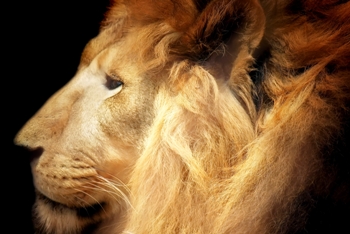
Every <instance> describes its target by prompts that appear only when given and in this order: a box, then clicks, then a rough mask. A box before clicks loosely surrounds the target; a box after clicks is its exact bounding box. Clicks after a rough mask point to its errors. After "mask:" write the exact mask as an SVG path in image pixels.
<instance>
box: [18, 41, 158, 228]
mask: <svg viewBox="0 0 350 234" xmlns="http://www.w3.org/2000/svg"><path fill="white" fill-rule="evenodd" d="M129 38H130V37H126V38H124V39H123V40H120V41H118V42H117V43H113V44H111V45H108V46H106V47H105V48H102V49H101V48H100V47H98V50H101V51H97V52H96V51H95V50H96V48H97V46H94V45H96V44H99V41H103V40H105V35H101V36H99V37H97V38H95V39H94V41H93V42H92V43H90V44H89V45H88V46H87V47H86V49H85V52H84V54H96V56H94V57H92V58H89V61H87V62H86V61H85V60H84V59H82V63H81V64H80V67H79V70H78V72H77V74H76V75H75V77H74V78H73V79H72V80H71V81H70V82H69V83H68V84H67V85H66V86H65V87H63V88H62V89H61V90H59V91H58V92H57V93H56V94H55V95H53V96H52V97H51V98H50V99H49V100H48V101H47V103H46V104H45V105H44V106H43V107H42V108H41V109H40V110H39V111H38V113H37V114H36V115H35V116H34V117H33V118H32V119H31V120H30V121H28V123H27V124H26V125H25V126H24V127H23V129H22V130H21V131H20V132H19V133H18V135H17V137H16V140H15V141H16V142H17V144H19V145H22V146H25V147H27V148H29V149H30V150H32V151H33V154H34V157H33V160H32V162H31V167H32V172H33V179H34V185H35V188H36V189H37V194H38V196H37V200H36V204H35V213H36V214H37V215H36V216H37V217H36V219H37V223H38V225H43V226H44V229H43V230H44V232H46V231H52V230H56V232H58V233H68V232H70V231H72V230H75V231H76V232H79V230H80V227H84V226H88V225H90V224H96V223H98V222H100V221H101V219H104V220H108V218H110V217H111V216H112V215H113V216H114V217H116V216H118V212H120V211H121V210H123V209H124V207H125V203H126V202H127V200H128V198H127V196H128V192H127V187H126V183H127V182H128V173H129V172H130V170H131V167H132V165H133V163H134V161H135V160H136V158H137V157H138V155H139V153H140V151H141V150H142V147H143V146H142V145H143V138H144V136H145V134H146V132H147V130H148V127H149V125H150V123H151V122H152V118H153V117H152V116H153V110H152V108H153V101H154V97H155V93H156V90H157V83H158V82H157V81H156V80H155V79H151V78H148V77H147V74H146V73H145V72H144V71H141V70H140V69H139V68H138V67H137V66H136V65H135V61H134V60H135V57H137V54H133V56H135V57H133V56H130V55H129V54H127V53H128V52H127V51H126V50H125V49H124V48H129V47H130V46H131V45H130V43H132V41H131V40H129ZM131 38H133V36H132V37H131ZM84 61H85V62H84ZM115 221H116V220H114V222H115ZM45 228H48V230H46V231H45Z"/></svg>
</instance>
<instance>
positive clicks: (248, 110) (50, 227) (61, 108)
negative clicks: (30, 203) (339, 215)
mask: <svg viewBox="0 0 350 234" xmlns="http://www.w3.org/2000/svg"><path fill="white" fill-rule="evenodd" d="M311 2H312V1H310V3H308V1H306V2H305V3H303V4H301V6H300V7H296V6H295V2H294V1H268V0H266V1H265V0H263V1H258V0H250V1H238V0H224V1H221V0H220V1H215V0H213V1H210V0H209V1H194V0H180V1H171V0H164V1H149V0H142V1H135V0H128V1H126V0H125V1H124V0H115V1H113V3H112V5H111V8H110V9H109V11H108V12H107V14H106V18H105V20H104V21H103V22H102V25H101V30H100V33H99V35H98V36H97V37H96V38H94V39H92V40H91V41H90V42H89V43H88V44H87V46H86V48H85V49H84V51H83V54H82V57H81V62H80V65H79V68H78V71H77V73H76V75H75V76H74V77H73V79H72V80H71V81H70V82H69V83H68V84H67V85H65V86H64V87H63V88H62V89H61V90H59V91H58V92H57V93H56V94H54V95H53V96H52V97H51V98H50V99H49V100H48V101H47V102H46V103H45V105H44V106H43V107H42V108H41V109H40V110H39V111H38V112H37V113H36V114H35V116H33V117H32V118H31V119H30V120H29V121H28V122H27V123H26V125H25V126H24V127H23V128H22V129H21V131H20V132H19V133H18V134H17V136H16V138H15V142H16V144H17V145H20V146H23V147H26V148H27V149H28V150H29V151H30V152H31V153H32V155H33V157H32V160H31V168H32V173H33V180H34V185H35V188H36V194H37V196H36V202H35V205H34V223H35V226H36V230H37V232H38V233H123V232H125V233H287V232H293V231H294V232H296V231H298V230H301V229H303V228H304V227H305V225H306V224H305V223H306V221H305V217H308V216H307V215H308V213H309V211H310V209H311V208H310V206H309V205H305V204H308V202H309V203H310V204H311V203H312V202H311V201H313V198H314V197H313V195H314V194H316V195H315V196H316V197H317V196H321V195H322V194H326V193H325V192H324V191H329V188H330V187H331V186H330V184H332V182H333V179H334V178H335V177H336V176H328V177H325V175H326V174H327V172H330V171H331V169H327V166H326V165H325V162H326V161H327V160H328V159H329V158H331V157H332V152H333V151H332V149H333V148H332V142H335V141H336V140H335V139H340V138H339V130H340V129H341V128H342V127H343V126H344V124H343V123H344V121H345V120H346V118H347V116H348V114H347V112H346V106H347V103H348V101H349V99H350V98H349V92H348V91H349V90H350V88H349V83H350V80H349V77H350V74H349V73H350V72H349V70H348V69H347V67H348V65H349V62H344V61H345V60H344V58H348V60H347V61H349V58H350V49H349V48H350V45H349V43H348V41H347V40H348V39H349V38H348V35H347V34H346V33H344V32H345V31H346V30H350V22H349V20H348V18H347V17H349V16H350V4H349V3H348V2H347V3H342V4H340V3H339V4H337V3H334V2H335V1H332V4H330V3H328V2H327V1H322V4H323V5H322V4H321V5H320V6H319V7H316V8H315V9H313V7H315V5H314V4H312V3H311ZM322 6H327V7H328V8H327V10H325V8H324V7H322ZM344 9H345V10H344ZM308 11H309V12H311V11H312V12H311V13H310V14H309V15H307V14H304V15H301V14H300V12H308ZM316 13H317V14H316ZM338 13H339V14H338ZM340 13H341V14H340ZM319 14H322V17H321V16H319ZM337 14H338V15H342V16H340V17H338V18H335V17H332V15H337ZM311 18H312V20H311ZM335 27H336V28H337V30H336V29H335ZM321 29H322V30H321ZM326 39H327V40H326ZM318 42H319V43H321V42H322V43H321V44H317V43H318ZM315 43H316V44H315ZM324 50H326V51H327V53H323V51H324ZM315 53H316V54H319V56H318V57H315V56H313V55H314V54H315ZM329 53H331V54H332V56H329V55H328V54H329ZM325 149H327V150H328V151H329V152H330V153H329V154H327V153H324V150H325ZM332 168H333V167H332ZM325 178H327V180H325ZM320 194H321V195H320ZM347 201H348V199H347V200H346V202H347Z"/></svg>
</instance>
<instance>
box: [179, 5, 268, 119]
mask: <svg viewBox="0 0 350 234" xmlns="http://www.w3.org/2000/svg"><path fill="white" fill-rule="evenodd" d="M196 6H197V9H198V10H201V9H202V10H201V12H200V14H199V16H198V17H197V19H196V20H195V21H194V23H193V24H192V25H191V26H190V27H189V28H188V29H187V30H186V31H185V32H184V33H183V35H182V37H181V38H180V40H179V43H178V45H179V48H178V51H182V52H183V53H185V54H184V55H185V56H187V57H189V58H190V59H192V60H195V61H200V62H204V64H205V66H206V67H207V68H208V69H209V71H210V73H212V75H214V77H216V78H218V79H224V80H226V81H228V85H229V86H230V88H231V90H232V91H233V92H234V93H236V94H237V96H238V97H239V99H240V101H241V103H242V105H243V106H245V107H246V110H247V112H248V113H249V114H250V116H252V117H253V116H254V113H255V108H254V105H253V103H252V99H251V98H249V97H251V92H252V91H251V87H252V81H251V79H250V77H249V71H250V69H251V65H252V63H253V61H254V59H253V52H254V51H255V50H256V48H257V47H258V45H259V43H260V41H261V39H262V37H263V34H264V29H265V14H264V12H263V9H262V7H261V5H260V3H259V2H258V1H257V0H245V1H242V0H213V1H209V2H208V1H204V0H197V1H196Z"/></svg>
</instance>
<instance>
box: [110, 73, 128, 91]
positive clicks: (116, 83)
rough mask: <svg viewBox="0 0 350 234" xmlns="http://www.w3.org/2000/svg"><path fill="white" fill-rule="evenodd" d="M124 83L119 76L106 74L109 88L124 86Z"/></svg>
mask: <svg viewBox="0 0 350 234" xmlns="http://www.w3.org/2000/svg"><path fill="white" fill-rule="evenodd" d="M123 85H124V83H123V81H121V80H120V79H118V76H115V77H114V76H113V77H112V76H109V75H106V84H105V86H106V88H107V89H109V90H114V89H117V88H120V89H121V88H122V86H123Z"/></svg>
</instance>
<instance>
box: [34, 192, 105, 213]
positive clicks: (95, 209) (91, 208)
mask: <svg viewBox="0 0 350 234" xmlns="http://www.w3.org/2000/svg"><path fill="white" fill-rule="evenodd" d="M36 197H37V200H39V201H40V202H41V203H44V204H45V205H47V206H49V207H50V209H51V210H70V211H74V212H75V213H76V215H77V216H78V217H80V218H88V217H92V216H95V215H96V214H98V213H100V212H101V211H102V210H104V207H105V206H106V203H105V202H98V203H94V204H91V205H88V206H80V207H77V206H74V207H73V206H67V205H65V204H62V203H59V202H56V201H53V200H51V199H50V198H48V197H46V196H45V195H44V194H42V193H41V192H39V191H38V190H36Z"/></svg>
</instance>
